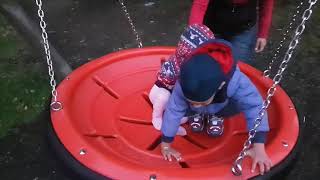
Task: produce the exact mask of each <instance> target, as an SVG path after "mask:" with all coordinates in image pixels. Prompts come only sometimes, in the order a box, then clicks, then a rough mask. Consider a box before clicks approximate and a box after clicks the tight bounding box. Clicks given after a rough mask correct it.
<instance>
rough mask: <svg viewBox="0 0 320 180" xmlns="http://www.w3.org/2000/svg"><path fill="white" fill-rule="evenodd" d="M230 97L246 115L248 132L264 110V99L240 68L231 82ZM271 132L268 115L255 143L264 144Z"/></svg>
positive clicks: (264, 118)
mask: <svg viewBox="0 0 320 180" xmlns="http://www.w3.org/2000/svg"><path fill="white" fill-rule="evenodd" d="M228 96H229V97H230V98H231V99H232V100H233V101H235V102H236V104H237V107H238V108H239V110H240V111H241V112H243V113H244V115H245V118H246V121H247V128H248V130H250V129H252V128H253V127H254V121H255V120H256V118H257V117H258V115H259V111H260V110H261V108H262V103H263V99H262V97H261V95H260V93H259V91H258V90H257V88H256V86H255V85H254V84H253V83H252V82H251V81H250V79H249V78H248V77H247V76H246V75H245V74H243V73H242V72H241V71H240V70H239V69H238V68H237V70H236V72H235V74H234V77H233V78H232V79H231V81H230V82H229V87H228ZM268 131H269V124H268V116H267V113H266V114H265V115H264V117H263V118H262V121H261V124H260V126H259V127H258V129H257V133H256V136H255V138H254V140H253V142H254V143H264V142H265V141H266V135H267V132H268Z"/></svg>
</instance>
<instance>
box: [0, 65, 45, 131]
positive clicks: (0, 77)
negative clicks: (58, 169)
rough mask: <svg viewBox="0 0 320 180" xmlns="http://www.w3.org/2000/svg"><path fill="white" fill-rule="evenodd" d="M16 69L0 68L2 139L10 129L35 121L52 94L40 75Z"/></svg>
mask: <svg viewBox="0 0 320 180" xmlns="http://www.w3.org/2000/svg"><path fill="white" fill-rule="evenodd" d="M14 69H16V67H15V65H1V66H0V71H1V74H0V84H1V87H0V94H1V95H2V97H1V98H0V107H1V112H0V137H3V136H5V135H6V134H7V132H8V130H9V129H10V128H13V127H15V126H17V125H20V124H22V123H29V122H31V121H32V120H34V119H35V117H36V116H37V115H38V114H39V113H40V112H41V111H42V110H43V109H44V108H45V106H46V105H47V104H46V102H48V96H49V94H50V91H49V85H48V82H47V80H46V79H45V78H44V77H41V76H40V75H39V73H36V72H31V71H20V72H17V71H12V70H14Z"/></svg>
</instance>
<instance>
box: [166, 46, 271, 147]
mask: <svg viewBox="0 0 320 180" xmlns="http://www.w3.org/2000/svg"><path fill="white" fill-rule="evenodd" d="M210 43H216V44H221V46H223V45H227V46H228V47H229V49H230V48H231V44H229V43H228V42H225V41H223V40H214V41H211V42H206V43H204V44H203V45H202V46H203V47H204V46H206V45H205V44H210ZM200 48H201V46H200V47H199V48H198V49H200ZM217 48H219V45H218V46H217ZM222 54H223V55H222V56H221V55H217V57H215V58H224V59H220V60H219V61H220V62H222V63H226V62H227V61H229V62H232V60H231V59H232V57H233V55H232V52H230V51H228V50H226V51H224V52H222ZM228 58H229V59H228ZM230 58H231V59H230ZM230 60H231V61H230ZM230 65H231V66H232V63H231V64H229V66H230ZM232 72H233V73H230V77H229V82H228V83H227V87H226V88H225V91H226V92H225V94H226V95H225V98H223V101H222V102H220V101H219V102H216V103H212V104H209V105H207V106H203V107H199V108H194V107H192V106H190V104H189V102H188V101H187V99H186V97H185V96H184V94H183V91H182V89H181V85H180V82H179V81H177V82H176V84H175V86H174V88H173V91H172V94H171V96H170V99H169V101H168V104H167V107H166V110H165V112H164V116H163V123H162V127H161V131H162V134H163V135H162V141H164V142H172V141H173V139H174V136H175V135H176V133H177V130H178V127H179V126H180V120H181V118H183V117H184V116H185V115H186V113H187V111H188V110H189V109H191V110H192V111H195V112H197V113H208V114H216V113H218V112H219V111H221V110H222V109H223V108H224V107H225V106H226V105H227V104H228V102H229V101H231V100H232V101H233V102H235V103H236V105H237V108H238V109H239V110H240V111H241V112H243V113H244V115H245V118H246V121H247V128H248V130H250V129H252V128H253V127H254V121H255V119H256V118H257V117H258V114H259V111H260V110H261V108H262V103H263V99H262V97H261V95H260V93H259V91H258V90H257V88H256V87H255V85H254V84H253V83H252V82H251V81H250V79H249V78H248V77H247V76H246V75H245V74H243V73H242V72H241V71H240V69H239V67H236V68H233V71H232ZM213 102H215V101H213ZM267 131H269V125H268V117H267V114H266V115H265V116H264V117H263V119H262V121H261V124H260V126H259V127H258V129H257V133H256V137H255V139H254V141H253V142H255V143H264V142H265V139H266V132H267Z"/></svg>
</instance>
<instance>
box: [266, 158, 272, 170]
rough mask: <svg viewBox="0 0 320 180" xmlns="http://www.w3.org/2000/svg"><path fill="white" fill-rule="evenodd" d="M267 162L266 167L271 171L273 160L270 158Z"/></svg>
mask: <svg viewBox="0 0 320 180" xmlns="http://www.w3.org/2000/svg"><path fill="white" fill-rule="evenodd" d="M265 164H266V167H267V171H270V169H271V166H272V163H271V161H270V160H269V161H267V162H266V163H265Z"/></svg>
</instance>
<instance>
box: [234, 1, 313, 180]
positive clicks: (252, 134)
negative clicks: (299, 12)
mask: <svg viewBox="0 0 320 180" xmlns="http://www.w3.org/2000/svg"><path fill="white" fill-rule="evenodd" d="M316 2H317V0H309V4H310V5H309V8H308V9H306V10H305V11H304V13H303V16H302V22H301V23H300V25H299V26H298V27H297V28H296V31H295V35H294V37H293V39H292V40H291V42H290V44H289V47H288V50H287V52H286V56H285V57H284V58H283V60H282V63H281V65H280V66H279V69H278V72H277V74H276V76H275V77H274V78H273V81H274V82H273V84H272V86H271V87H270V88H269V90H268V93H267V98H266V100H265V101H264V103H263V105H262V108H261V110H260V112H259V116H258V118H257V119H256V120H255V122H254V127H253V128H252V129H251V130H250V131H249V137H248V139H247V140H246V142H245V143H244V146H243V149H242V151H241V152H240V153H239V156H238V158H237V159H236V160H235V162H234V163H233V166H232V169H231V171H232V172H233V174H234V175H236V176H240V175H241V174H242V167H241V164H242V161H243V159H244V157H245V156H246V152H247V151H248V150H249V148H250V146H251V144H252V139H253V138H254V137H255V135H256V132H257V128H258V127H259V125H260V124H261V121H262V118H263V116H264V114H265V112H266V110H267V108H268V107H269V105H270V103H271V98H272V96H273V95H274V94H275V91H276V89H277V88H276V86H277V85H278V84H279V83H280V81H281V79H282V76H283V72H284V71H285V70H286V68H287V66H288V62H289V61H290V59H291V57H292V53H293V50H294V49H295V48H296V47H297V44H298V43H299V39H300V36H301V34H302V33H303V32H304V30H305V23H306V21H307V20H308V19H309V18H310V17H311V14H312V7H313V5H314V4H315V3H316Z"/></svg>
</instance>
